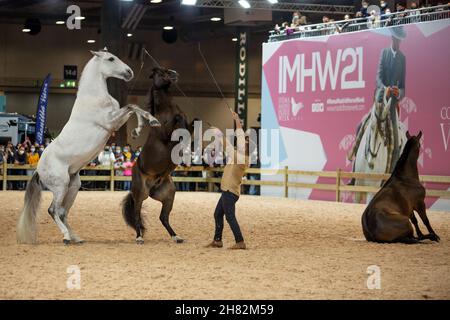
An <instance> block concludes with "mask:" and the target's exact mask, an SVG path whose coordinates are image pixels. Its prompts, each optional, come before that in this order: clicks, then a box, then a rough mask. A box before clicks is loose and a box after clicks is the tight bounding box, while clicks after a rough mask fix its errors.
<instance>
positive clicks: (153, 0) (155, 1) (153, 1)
mask: <svg viewBox="0 0 450 320" xmlns="http://www.w3.org/2000/svg"><path fill="white" fill-rule="evenodd" d="M161 2H162V0H150V3H161Z"/></svg>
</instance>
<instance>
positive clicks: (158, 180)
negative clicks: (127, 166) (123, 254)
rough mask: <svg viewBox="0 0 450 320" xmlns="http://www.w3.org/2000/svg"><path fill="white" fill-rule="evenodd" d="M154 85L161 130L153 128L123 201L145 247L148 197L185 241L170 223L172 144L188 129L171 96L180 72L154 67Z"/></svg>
mask: <svg viewBox="0 0 450 320" xmlns="http://www.w3.org/2000/svg"><path fill="white" fill-rule="evenodd" d="M150 78H151V79H153V86H152V88H151V90H150V103H149V108H150V112H151V114H152V115H153V116H155V117H156V118H157V119H158V120H159V122H160V123H161V126H160V127H150V132H149V134H148V137H147V141H146V142H145V145H144V147H143V148H142V152H141V154H140V155H139V158H138V159H137V162H136V165H135V166H134V167H133V176H132V188H131V192H130V193H129V194H128V195H127V196H126V198H125V199H124V201H123V207H122V213H123V216H124V219H125V222H126V223H127V224H128V225H129V226H130V227H132V228H133V229H135V230H136V242H137V243H138V244H143V243H144V239H143V235H144V231H145V227H144V224H143V222H142V218H141V208H142V202H143V201H144V200H145V199H147V198H148V197H149V196H150V197H151V198H153V199H155V200H157V201H160V202H161V203H162V210H161V214H160V216H159V219H160V220H161V222H162V224H163V225H164V227H165V228H166V229H167V231H168V232H169V234H170V236H171V237H172V239H173V240H174V241H175V242H177V243H181V242H183V239H182V238H181V237H179V236H177V234H176V233H175V231H173V229H172V227H171V226H170V224H169V215H170V211H171V210H172V206H173V201H174V198H175V185H174V183H173V181H172V178H171V176H170V174H171V173H172V171H173V170H174V169H175V167H176V165H175V164H174V163H173V162H172V159H171V151H172V149H173V147H174V146H175V145H176V144H177V143H178V141H171V136H172V132H173V131H174V130H176V129H188V130H189V131H191V132H192V128H193V126H191V125H190V124H188V122H187V120H186V115H185V114H184V112H182V111H181V110H180V108H179V107H178V106H177V105H176V104H175V103H173V101H172V97H171V95H170V93H169V88H170V86H171V84H172V83H175V82H176V81H177V80H178V74H177V72H175V71H173V70H168V69H164V68H154V69H153V73H152V75H151V76H150Z"/></svg>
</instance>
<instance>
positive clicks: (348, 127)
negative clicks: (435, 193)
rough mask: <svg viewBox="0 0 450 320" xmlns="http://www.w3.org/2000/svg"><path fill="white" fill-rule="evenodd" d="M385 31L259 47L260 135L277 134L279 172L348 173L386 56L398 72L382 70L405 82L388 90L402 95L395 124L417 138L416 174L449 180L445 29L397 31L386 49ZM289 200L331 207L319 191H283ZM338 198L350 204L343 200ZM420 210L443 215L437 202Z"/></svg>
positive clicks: (449, 28)
mask: <svg viewBox="0 0 450 320" xmlns="http://www.w3.org/2000/svg"><path fill="white" fill-rule="evenodd" d="M391 29H392V28H380V29H373V30H364V31H359V32H353V33H347V34H339V35H331V36H322V37H315V38H303V39H292V40H287V41H281V42H271V43H265V44H263V75H262V127H263V129H264V128H266V129H277V128H278V129H280V146H279V153H280V156H279V158H280V164H279V165H280V166H284V165H288V166H289V167H290V168H292V169H303V170H323V171H333V170H336V169H337V168H341V169H342V170H345V171H351V170H352V163H351V162H350V161H348V160H347V154H348V152H349V151H350V149H351V147H352V146H353V144H354V140H355V135H356V129H357V126H358V124H359V123H360V122H361V119H362V118H363V117H364V116H365V115H366V114H367V113H368V112H369V111H370V110H371V108H372V105H373V102H374V98H375V91H376V89H377V86H378V87H379V84H378V85H377V79H379V78H380V72H381V71H380V69H381V68H383V66H382V65H381V64H382V63H385V62H382V59H381V56H382V53H383V50H385V49H386V48H387V49H386V50H388V49H390V51H392V54H393V56H394V57H395V56H396V55H403V56H404V62H405V65H404V67H403V68H404V69H405V70H402V68H401V67H400V68H399V67H394V66H389V68H391V69H394V68H397V69H395V70H396V71H395V72H400V73H402V74H403V76H404V79H405V80H404V83H403V84H402V83H401V81H400V82H397V83H395V85H398V86H399V87H403V88H400V89H401V91H402V96H401V100H400V102H399V110H400V119H399V120H400V121H401V122H402V123H403V125H404V126H405V127H406V128H407V129H408V130H409V131H410V133H411V134H417V133H418V132H419V130H422V131H423V137H424V138H423V142H422V152H421V155H420V159H419V172H420V174H430V175H450V59H449V57H450V41H448V40H449V39H450V21H449V20H448V19H447V20H442V21H435V22H427V23H418V24H412V25H404V26H402V32H403V35H402V36H403V37H402V38H401V41H398V42H397V43H398V44H399V47H398V48H394V49H393V48H392V47H393V46H394V44H393V43H394V38H393V32H392V30H391ZM388 70H389V69H388ZM400 78H401V77H400ZM262 148H264V146H262ZM262 151H263V152H265V153H268V154H270V150H262ZM272 178H273V177H272ZM299 180H300V178H299ZM301 181H305V180H304V179H303V180H301ZM306 181H309V182H316V181H317V178H314V177H312V178H311V179H307V180H306ZM317 182H319V183H320V179H319V180H318V181H317ZM278 192H279V193H281V190H279V191H276V188H270V187H264V188H263V190H262V193H263V194H276V193H278ZM290 196H292V197H298V198H309V199H330V200H334V194H333V193H330V192H325V191H323V192H321V191H311V190H291V194H290ZM344 197H346V199H344V200H347V201H351V200H352V199H351V197H352V196H351V195H350V194H348V195H344ZM428 205H429V206H431V205H433V208H434V209H441V208H442V209H447V210H449V209H450V201H448V200H444V199H436V198H434V199H429V200H428Z"/></svg>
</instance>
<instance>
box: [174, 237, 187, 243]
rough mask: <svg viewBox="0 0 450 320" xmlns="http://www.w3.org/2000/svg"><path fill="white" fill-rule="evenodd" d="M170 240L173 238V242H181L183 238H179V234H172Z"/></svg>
mask: <svg viewBox="0 0 450 320" xmlns="http://www.w3.org/2000/svg"><path fill="white" fill-rule="evenodd" d="M172 240H173V241H174V242H175V243H183V242H184V239H183V238H181V237H179V236H173V237H172Z"/></svg>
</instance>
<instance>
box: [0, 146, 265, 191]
mask: <svg viewBox="0 0 450 320" xmlns="http://www.w3.org/2000/svg"><path fill="white" fill-rule="evenodd" d="M49 143H50V141H49V140H47V141H46V142H45V144H44V145H38V144H36V143H32V142H31V141H30V139H29V138H25V141H24V142H23V143H19V144H17V145H15V146H14V145H13V144H12V142H8V143H7V144H6V145H1V144H0V175H2V174H3V173H2V170H3V163H4V162H6V163H7V164H15V165H31V166H34V167H35V166H37V164H38V162H39V159H40V157H41V155H42V153H43V152H44V150H45V148H46V146H48V145H49ZM141 151H142V147H140V146H139V147H137V148H136V149H135V150H133V148H132V147H131V145H130V144H126V145H125V146H123V147H122V146H120V145H117V144H116V143H111V144H107V145H106V146H105V148H104V150H102V151H101V152H100V154H99V155H98V157H96V158H95V159H94V160H92V161H91V162H90V163H89V164H88V165H87V166H86V168H85V169H84V170H81V172H80V175H82V176H83V175H85V176H109V175H110V174H111V169H106V170H96V169H98V168H96V167H98V166H105V167H108V168H111V164H113V169H114V174H115V176H129V177H131V175H132V168H133V166H134V165H135V163H136V159H137V158H138V157H139V155H140V153H141ZM189 156H190V157H191V159H190V160H191V163H190V165H191V166H203V167H211V168H212V167H216V168H217V167H223V166H225V164H226V158H225V157H223V154H217V155H216V153H215V152H214V150H212V151H211V152H205V154H204V155H203V156H202V152H201V150H197V152H192V153H191V155H189ZM253 156H255V155H253ZM220 159H223V160H220ZM182 166H185V165H182ZM33 172H34V170H33V169H28V167H27V168H26V169H20V168H16V169H8V170H7V174H8V175H29V176H31V175H32V174H33ZM207 174H209V177H213V178H220V177H221V174H222V173H221V172H207V171H175V172H174V173H173V176H178V177H203V178H206V175H207ZM248 178H249V179H257V178H258V177H257V175H255V174H249V175H248ZM106 180H108V179H105V181H82V184H81V189H82V190H109V189H110V181H106ZM214 186H215V189H216V190H218V188H219V184H215V185H214ZM1 187H2V184H0V188H1ZM176 187H177V190H179V191H194V190H196V189H204V190H206V189H207V187H208V186H207V184H206V183H195V182H177V183H176ZM25 188H26V182H25V181H11V180H8V182H7V190H25ZM114 189H115V190H125V191H126V190H131V181H115V186H114ZM210 191H214V190H210ZM244 193H249V194H258V193H259V190H258V188H257V186H249V187H246V190H244Z"/></svg>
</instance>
